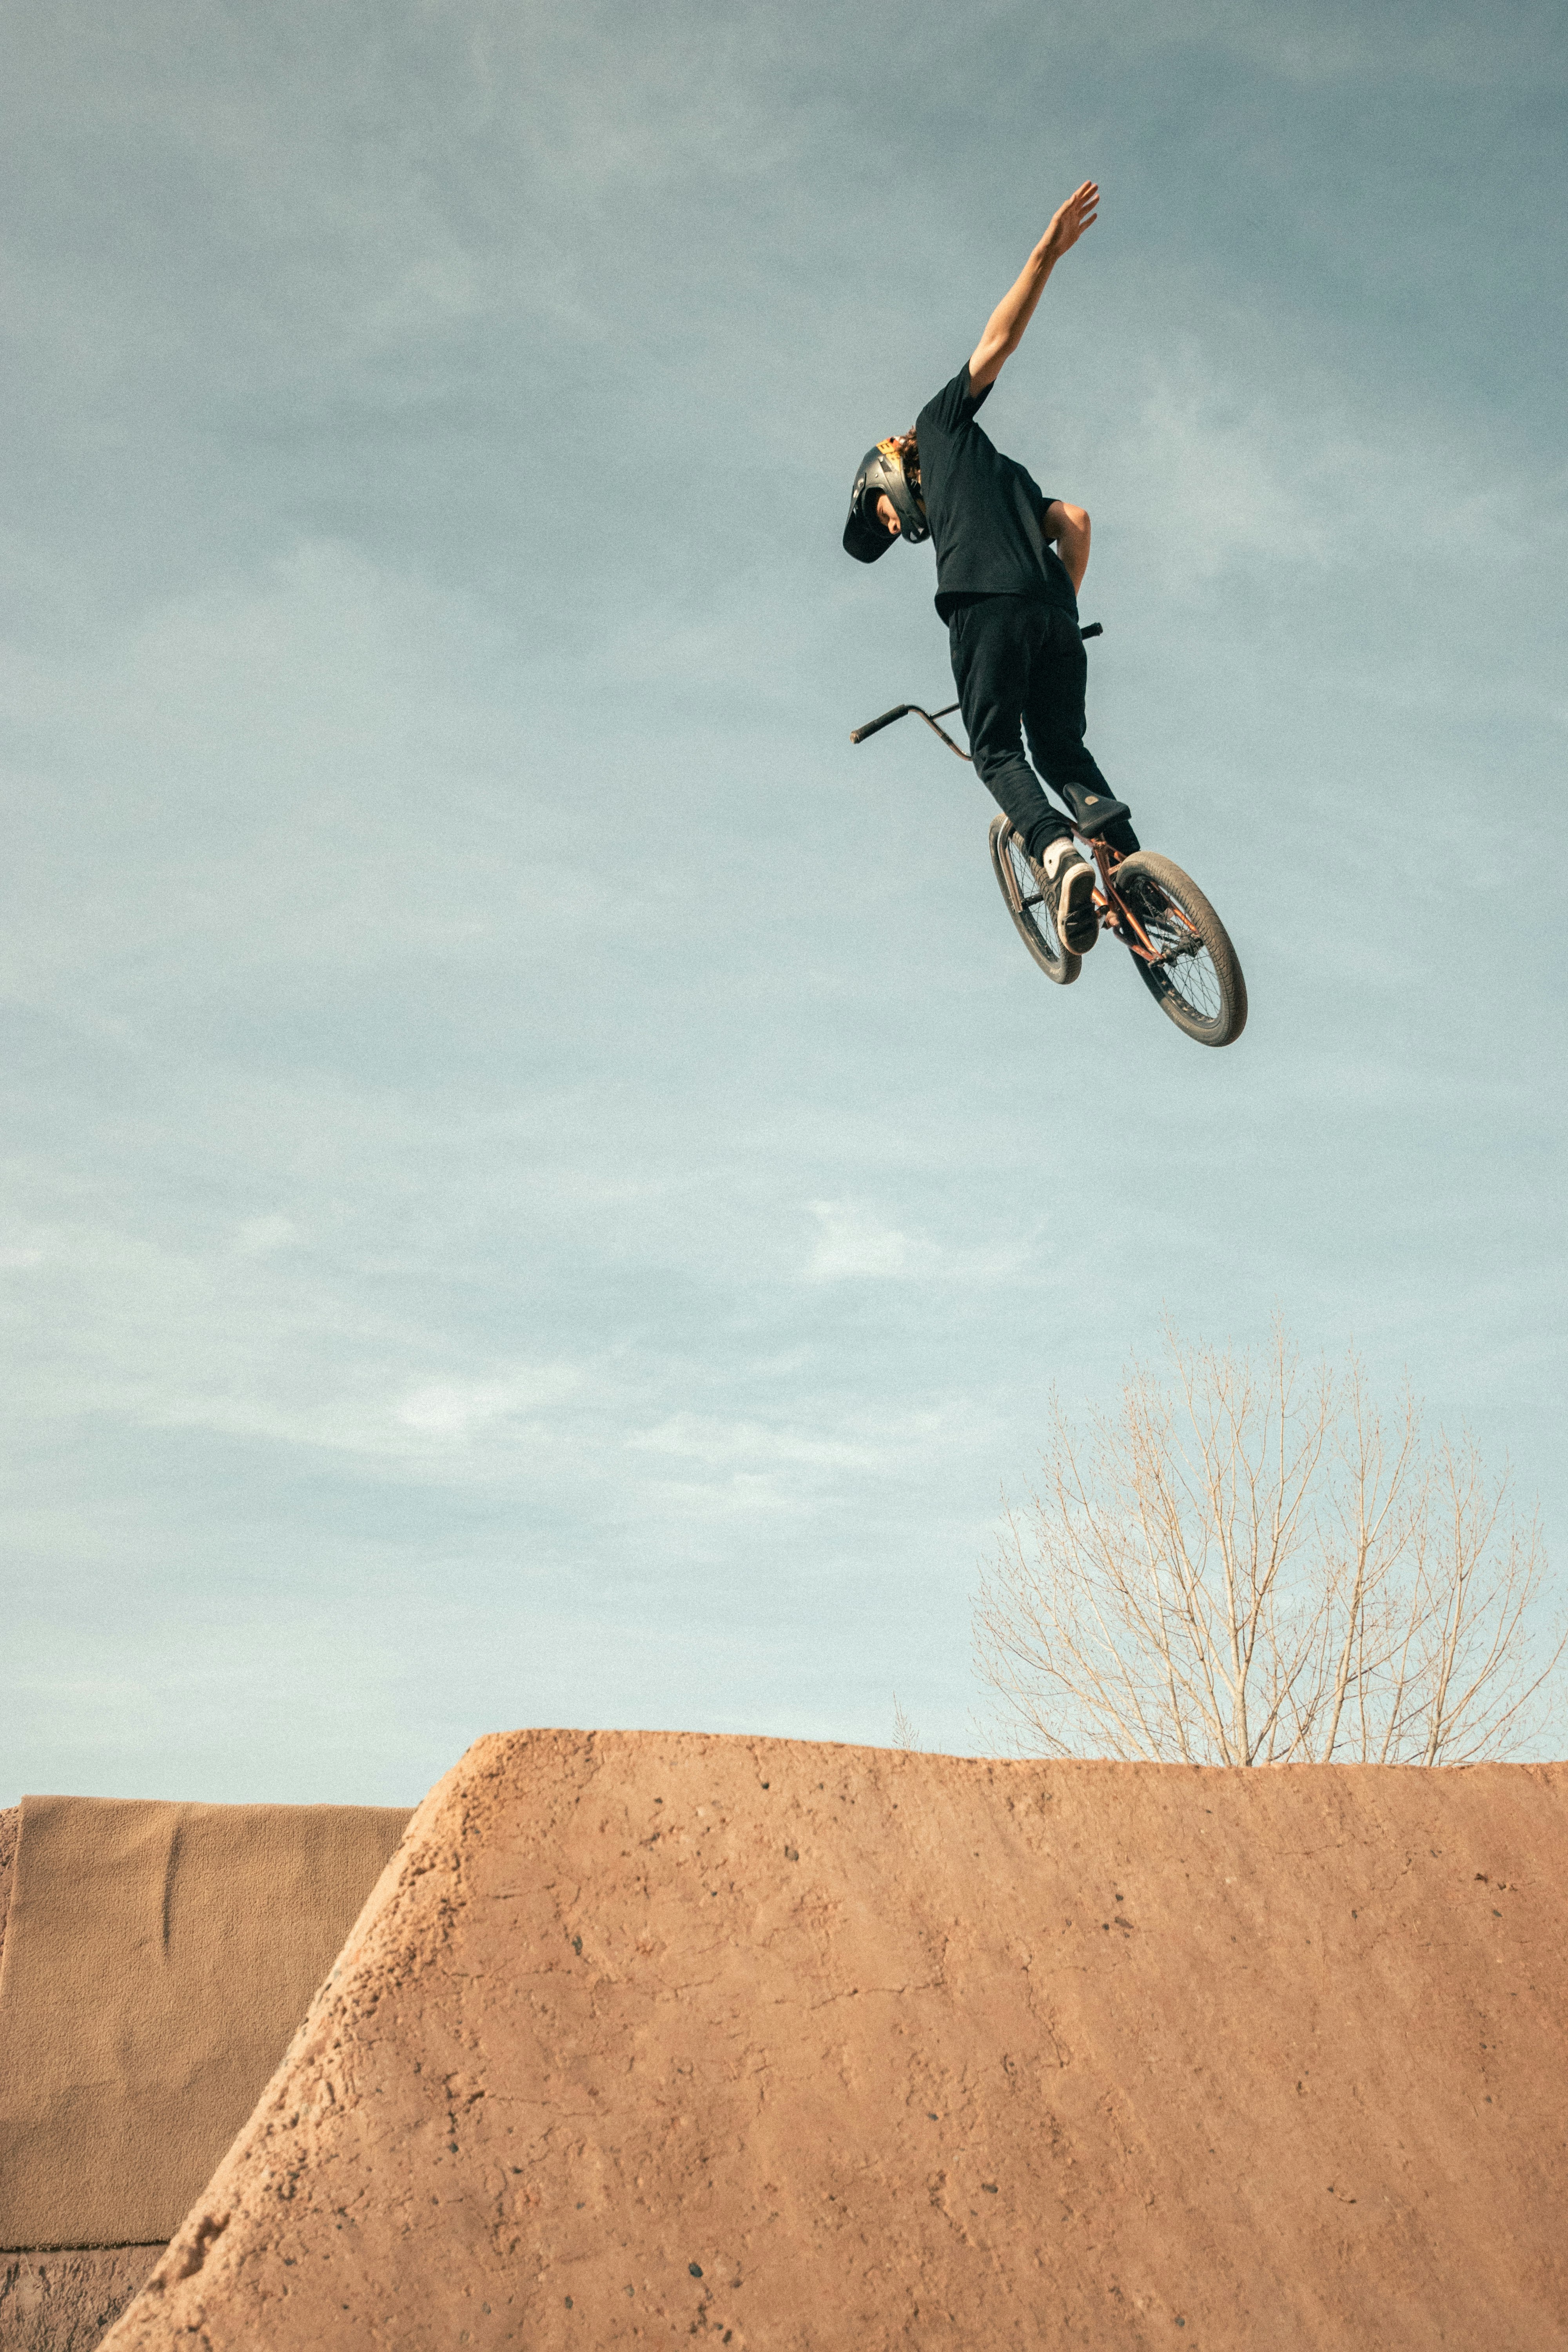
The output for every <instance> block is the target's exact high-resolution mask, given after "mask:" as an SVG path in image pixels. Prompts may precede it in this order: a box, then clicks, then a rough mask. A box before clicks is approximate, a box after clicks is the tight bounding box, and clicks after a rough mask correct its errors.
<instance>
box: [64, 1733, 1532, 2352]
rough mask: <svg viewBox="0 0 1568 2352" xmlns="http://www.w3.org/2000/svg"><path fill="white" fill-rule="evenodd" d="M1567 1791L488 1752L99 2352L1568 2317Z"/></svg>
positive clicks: (1238, 2341)
mask: <svg viewBox="0 0 1568 2352" xmlns="http://www.w3.org/2000/svg"><path fill="white" fill-rule="evenodd" d="M1565 1876H1568V1768H1564V1767H1559V1766H1541V1767H1526V1766H1483V1767H1478V1768H1475V1769H1468V1770H1463V1771H1460V1770H1455V1771H1417V1770H1379V1769H1373V1768H1368V1767H1351V1768H1344V1769H1341V1768H1331V1767H1321V1766H1304V1767H1300V1768H1296V1769H1283V1770H1271V1771H1266V1770H1260V1771H1232V1772H1226V1771H1215V1770H1197V1769H1192V1770H1188V1769H1182V1768H1177V1767H1165V1766H1142V1765H1108V1764H1027V1765H1026V1764H1004V1763H991V1762H984V1761H972V1760H963V1759H954V1758H950V1757H934V1756H921V1755H909V1754H901V1753H885V1752H881V1751H879V1750H873V1749H864V1748H837V1747H821V1746H815V1745H806V1744H804V1743H799V1742H795V1741H777V1740H773V1741H770V1740H752V1739H741V1738H698V1737H684V1736H678V1735H654V1734H646V1735H638V1734H608V1735H605V1734H601V1735H597V1736H595V1735H588V1734H584V1733H569V1732H536V1733H526V1732H520V1733H516V1734H511V1735H508V1736H503V1737H497V1738H488V1739H483V1740H480V1741H479V1743H478V1745H477V1746H476V1747H474V1748H471V1749H470V1750H469V1752H468V1755H467V1756H466V1757H465V1758H464V1759H463V1761H462V1762H461V1764H460V1765H458V1768H457V1769H455V1770H454V1771H453V1772H451V1773H450V1774H448V1776H447V1779H446V1780H443V1781H442V1782H441V1783H440V1784H439V1785H438V1786H437V1788H436V1789H435V1790H433V1791H432V1792H431V1795H430V1796H429V1797H428V1798H427V1799H426V1802H425V1804H424V1805H423V1806H422V1807H421V1808H420V1810H419V1812H418V1813H417V1814H416V1817H415V1820H414V1822H413V1823H412V1824H411V1826H410V1830H409V1833H408V1836H407V1838H406V1839H405V1843H404V1846H403V1848H402V1850H401V1852H400V1853H399V1855H398V1856H397V1857H396V1858H395V1861H394V1863H393V1864H391V1865H389V1867H388V1870H387V1872H386V1873H385V1874H384V1877H383V1879H382V1882H381V1885H380V1886H379V1888H378V1890H377V1892H376V1895H374V1897H373V1899H372V1901H371V1903H370V1904H369V1905H367V1906H366V1909H365V1911H364V1913H363V1915H362V1916H361V1919H360V1921H359V1924H358V1926H357V1927H355V1929H354V1931H353V1934H352V1935H351V1937H350V1939H349V1942H348V1944H347V1946H346V1947H345V1948H344V1951H343V1953H342V1958H341V1959H340V1962H339V1965H338V1968H337V1969H336V1970H335V1971H334V1976H333V1979H332V1981H331V1983H330V1984H329V1985H328V1986H327V1987H326V1988H325V1989H324V1990H323V1992H322V1994H321V1996H320V1998H319V1999H318V2000H317V2002H316V2003H315V2005H314V2007H313V2009H312V2011H311V2013H310V2020H309V2021H308V2025H307V2028H306V2030H305V2031H304V2032H302V2033H301V2034H300V2036H299V2037H298V2038H297V2040H296V2042H295V2043H294V2045H293V2047H292V2049H291V2050H290V2053H289V2057H288V2059H287V2061H286V2062H285V2063H284V2065H283V2067H282V2068H281V2070H280V2071H279V2074H277V2075H276V2076H275V2077H274V2079H273V2082H272V2084H270V2085H269V2087H268V2091H267V2093H266V2094H265V2095H264V2096H263V2098H262V2100H261V2102H260V2105H259V2106H258V2109H257V2111H256V2113H255V2115H254V2116H252V2118H251V2120H250V2122H249V2124H248V2125H247V2126H246V2128H245V2130H244V2131H243V2132H242V2133H241V2135H240V2137H239V2139H238V2140H237V2142H236V2144H235V2147H234V2148H233V2149H232V2150H231V2151H230V2154H229V2155H228V2157H227V2158H226V2159H225V2161H224V2163H223V2165H222V2166H221V2167H220V2168H219V2170H218V2172H217V2174H216V2177H215V2179H213V2181H212V2182H211V2183H210V2184H209V2187H208V2189H207V2190H206V2192H205V2195H204V2197H203V2199H202V2200H201V2201H200V2203H199V2204H198V2205H197V2206H196V2207H195V2210H194V2211H193V2213H192V2214H191V2216H190V2218H189V2220H188V2221H187V2222H186V2223H185V2224H184V2227H183V2229H182V2231H181V2232H180V2234H179V2236H178V2237H177V2238H176V2240H175V2242H174V2245H173V2246H172V2247H171V2249H170V2251H169V2252H168V2254H167V2255H166V2256H165V2257H164V2259H163V2262H162V2263H160V2264H159V2266H158V2269H157V2270H156V2271H155V2272H154V2273H153V2280H152V2282H151V2283H150V2284H149V2286H148V2288H147V2289H146V2290H145V2291H144V2292H143V2294H142V2295H141V2296H139V2297H138V2299H137V2301H136V2302H135V2303H134V2304H133V2305H132V2306H131V2308H130V2310H129V2311H128V2312H127V2314H126V2315H125V2316H124V2318H123V2319H122V2320H121V2323H120V2325H119V2326H118V2327H117V2328H116V2329H115V2330H114V2332H113V2333H112V2334H111V2335H110V2337H109V2338H108V2346H109V2347H113V2352H132V2347H147V2352H151V2347H174V2345H175V2344H176V2343H178V2344H179V2345H181V2346H183V2347H184V2346H189V2345H191V2344H193V2343H194V2344H197V2345H200V2346H202V2347H208V2352H231V2347H233V2352H238V2347H247V2352H251V2347H257V2348H258V2347H267V2352H306V2348H307V2347H310V2352H316V2347H321V2346H323V2345H327V2344H331V2345H332V2346H333V2347H341V2352H355V2348H356V2347H371V2346H376V2347H396V2352H426V2347H430V2352H434V2347H437V2346H439V2347H443V2352H444V2347H449V2346H453V2345H460V2344H468V2345H472V2346H474V2347H501V2346H509V2347H528V2352H553V2347H597V2346H607V2345H625V2344H632V2343H639V2342H647V2343H662V2342H666V2341H669V2340H673V2339H675V2338H681V2339H684V2338H686V2337H688V2336H699V2337H703V2338H709V2339H712V2340H714V2341H716V2342H718V2343H721V2344H724V2345H729V2346H731V2347H736V2352H742V2347H752V2352H757V2347H769V2352H784V2347H790V2352H795V2347H800V2348H801V2352H805V2348H806V2347H810V2352H830V2348H831V2347H844V2352H850V2348H851V2347H853V2352H874V2347H889V2346H894V2345H897V2346H901V2347H921V2352H927V2347H937V2346H949V2347H965V2352H974V2348H975V2347H1020V2352H1024V2347H1028V2352H1033V2347H1037V2346H1040V2345H1047V2346H1057V2345H1068V2344H1070V2345H1073V2346H1078V2347H1084V2346H1087V2347H1102V2346H1103V2347H1112V2346H1114V2347H1126V2346H1160V2347H1173V2346H1175V2345H1178V2344H1179V2345H1180V2346H1182V2347H1184V2352H1216V2347H1234V2352H1263V2347H1268V2352H1292V2347H1306V2346H1312V2347H1345V2346H1365V2347H1377V2352H1405V2347H1408V2352H1430V2347H1433V2346H1435V2345H1440V2344H1447V2345H1452V2346H1455V2347H1465V2352H1478V2347H1486V2352H1544V2347H1552V2346H1562V2345H1563V2344H1568V2231H1565V2230H1564V2227H1563V2212H1564V2210H1565V2207H1564V2191H1565V2190H1568V2154H1565V2148H1564V2141H1565V2137H1568V2133H1565V2126H1564V2122H1563V2114H1564V2107H1563V2085H1564V2082H1565V2080H1568V2073H1565V2067H1564V2060H1565V2058H1568V1937H1565V1935H1564V1932H1563V1930H1564V1924H1565V1923H1564V1904H1563V1886H1564V1882H1565Z"/></svg>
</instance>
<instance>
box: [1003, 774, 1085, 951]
mask: <svg viewBox="0 0 1568 2352" xmlns="http://www.w3.org/2000/svg"><path fill="white" fill-rule="evenodd" d="M991 864H992V867H993V869H994V873H995V876H996V887H997V888H998V889H999V890H1000V891H1001V893H1002V896H1003V898H1004V899H1005V901H1006V907H1007V912H1008V913H1009V914H1010V915H1011V916H1012V918H1013V921H1014V925H1015V927H1016V930H1017V933H1018V937H1019V938H1020V939H1021V940H1023V942H1024V945H1025V946H1026V948H1027V949H1028V950H1029V953H1030V954H1031V955H1032V956H1033V957H1034V959H1035V961H1036V962H1037V964H1038V965H1039V967H1040V970H1041V971H1043V972H1044V973H1045V975H1046V978H1047V980H1054V981H1055V982H1057V984H1058V987H1061V988H1066V987H1067V985H1068V982H1070V981H1075V980H1076V979H1077V978H1078V976H1079V972H1080V971H1082V970H1083V959H1082V958H1081V957H1080V956H1075V955H1071V954H1069V953H1068V950H1067V949H1066V948H1064V947H1063V945H1062V943H1061V941H1060V940H1059V939H1058V937H1057V927H1056V925H1055V924H1054V923H1053V922H1052V920H1051V919H1050V915H1049V913H1048V911H1047V907H1046V902H1045V900H1044V898H1042V897H1041V896H1040V880H1039V877H1038V875H1037V873H1036V872H1035V869H1034V867H1033V866H1031V865H1030V863H1029V857H1028V852H1027V851H1026V849H1025V847H1024V845H1023V843H1022V842H1021V841H1020V840H1019V838H1018V836H1017V835H1016V833H1015V832H1014V830H1013V825H1012V820H1011V819H1010V818H1008V817H1005V816H994V817H993V818H992V820H991Z"/></svg>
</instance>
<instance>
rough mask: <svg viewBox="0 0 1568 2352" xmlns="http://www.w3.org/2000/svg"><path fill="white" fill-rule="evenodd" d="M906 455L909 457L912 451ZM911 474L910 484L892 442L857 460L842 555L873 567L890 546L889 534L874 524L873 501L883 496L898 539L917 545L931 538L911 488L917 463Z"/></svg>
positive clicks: (916, 494)
mask: <svg viewBox="0 0 1568 2352" xmlns="http://www.w3.org/2000/svg"><path fill="white" fill-rule="evenodd" d="M913 455H914V452H913V450H912V448H911V450H910V456H911V457H913ZM911 470H912V471H913V474H914V482H911V481H910V479H909V478H908V477H907V476H906V474H905V472H904V453H903V451H902V450H901V449H900V446H899V445H898V443H897V442H896V441H879V442H878V444H877V446H876V447H875V448H874V449H868V450H867V452H866V455H865V456H864V457H862V458H861V460H860V470H859V472H858V474H857V475H856V477H855V487H854V488H853V489H852V490H851V491H850V493H849V520H848V521H847V523H846V524H845V526H844V547H845V552H846V553H847V554H849V555H852V556H854V557H855V559H856V561H857V562H860V563H875V562H876V561H877V558H878V557H879V555H886V553H887V551H888V550H889V547H891V545H892V543H893V534H892V532H891V531H889V530H884V529H883V527H882V525H881V524H880V523H879V521H878V520H877V500H878V499H879V498H882V497H884V496H885V497H886V498H887V499H888V501H889V505H890V506H891V508H892V509H893V512H894V513H895V514H896V515H897V516H898V518H899V534H900V538H903V539H907V540H909V541H911V542H918V541H921V540H922V539H929V538H930V537H931V525H930V523H928V522H927V520H926V510H925V508H924V507H923V506H922V504H921V494H920V491H919V490H918V489H917V488H916V487H915V483H918V481H919V480H920V466H919V461H918V460H916V462H915V463H914V465H913V467H912V468H911Z"/></svg>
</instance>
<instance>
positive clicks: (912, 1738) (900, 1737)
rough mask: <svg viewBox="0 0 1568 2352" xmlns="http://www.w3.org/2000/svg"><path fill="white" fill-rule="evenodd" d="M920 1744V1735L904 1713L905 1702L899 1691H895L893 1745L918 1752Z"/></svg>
mask: <svg viewBox="0 0 1568 2352" xmlns="http://www.w3.org/2000/svg"><path fill="white" fill-rule="evenodd" d="M920 1744H921V1743H920V1735H919V1733H918V1732H917V1731H916V1729H915V1727H914V1725H913V1724H912V1723H911V1722H910V1718H909V1717H908V1716H907V1715H906V1714H905V1713H904V1709H903V1703H902V1701H901V1700H900V1697H899V1694H898V1692H897V1691H895V1692H894V1693H893V1745H894V1747H895V1748H909V1749H910V1752H911V1753H918V1752H919V1749H920Z"/></svg>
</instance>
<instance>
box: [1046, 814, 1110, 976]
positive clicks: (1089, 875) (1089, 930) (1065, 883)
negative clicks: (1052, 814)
mask: <svg viewBox="0 0 1568 2352" xmlns="http://www.w3.org/2000/svg"><path fill="white" fill-rule="evenodd" d="M1040 873H1041V876H1042V877H1043V879H1044V881H1045V885H1046V892H1047V897H1046V904H1047V907H1048V908H1050V914H1051V920H1052V922H1053V923H1054V924H1055V925H1056V928H1057V937H1058V940H1060V941H1061V943H1062V945H1063V947H1064V948H1066V950H1067V951H1068V954H1069V955H1077V956H1081V955H1087V954H1088V953H1089V950H1090V948H1091V947H1092V946H1093V945H1094V943H1095V941H1096V940H1097V939H1098V938H1099V937H1100V918H1099V916H1098V915H1097V914H1096V913H1095V911H1094V868H1093V866H1091V865H1090V864H1089V860H1088V859H1087V858H1086V857H1085V856H1082V854H1081V853H1080V852H1079V848H1078V846H1077V845H1076V843H1074V842H1072V841H1070V840H1067V839H1063V840H1060V841H1053V842H1052V844H1051V845H1050V847H1049V848H1048V849H1047V852H1046V854H1045V856H1044V857H1042V858H1041V860H1040Z"/></svg>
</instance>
